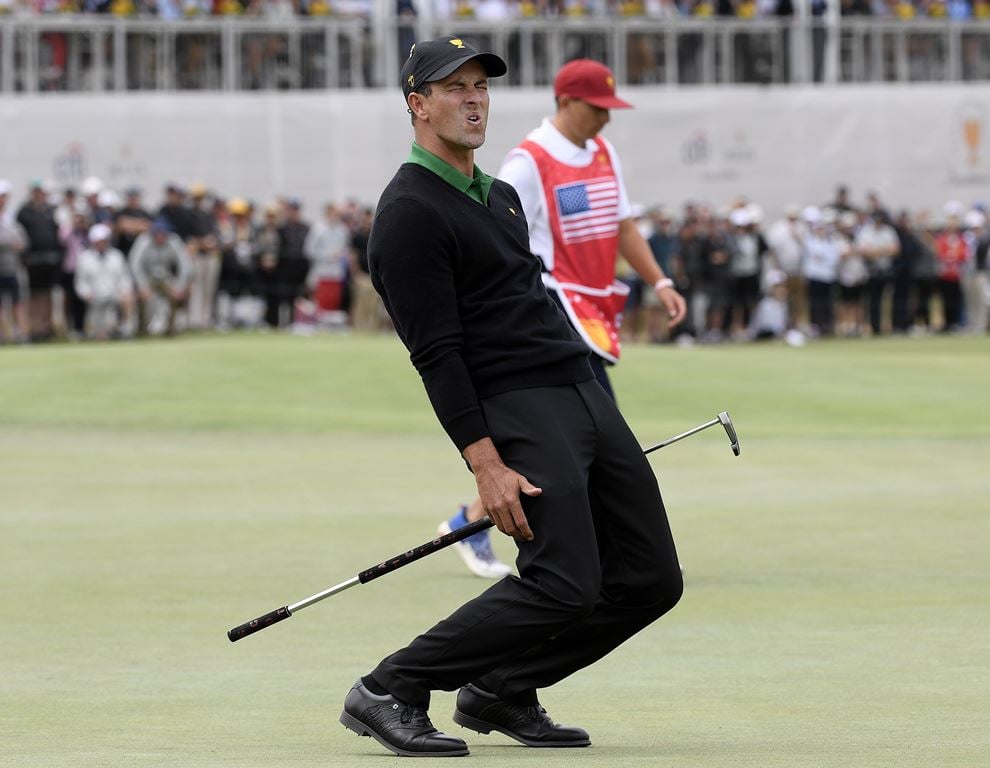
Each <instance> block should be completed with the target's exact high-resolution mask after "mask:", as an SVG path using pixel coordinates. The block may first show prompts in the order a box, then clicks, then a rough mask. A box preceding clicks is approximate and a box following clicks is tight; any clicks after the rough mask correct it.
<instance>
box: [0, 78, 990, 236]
mask: <svg viewBox="0 0 990 768" xmlns="http://www.w3.org/2000/svg"><path fill="white" fill-rule="evenodd" d="M621 95H623V96H625V97H626V98H627V99H629V100H630V101H632V102H633V103H634V104H635V105H636V109H634V110H630V111H618V110H617V111H615V112H613V114H612V123H611V124H610V125H609V126H608V128H606V131H605V133H606V135H607V136H608V137H609V138H610V139H611V140H612V141H613V143H615V144H616V146H617V147H618V148H619V151H620V154H621V156H622V158H623V163H624V167H625V172H626V176H627V183H628V186H629V190H630V195H631V197H632V199H633V200H634V201H638V202H642V203H646V204H653V203H672V204H679V203H680V202H681V201H683V200H684V199H686V198H693V199H701V200H707V201H710V202H712V203H714V204H715V205H724V204H726V203H728V202H729V201H730V200H732V199H733V198H734V197H735V196H737V195H746V196H747V197H749V198H750V199H752V200H754V201H756V202H758V203H760V204H761V205H763V207H764V208H765V209H766V211H767V213H768V214H769V215H771V216H773V215H776V214H777V213H779V212H780V211H781V210H782V209H783V207H784V206H785V205H786V204H787V203H789V202H798V203H806V202H815V203H820V202H824V201H826V200H828V199H831V196H832V194H833V191H834V188H835V186H836V185H837V184H839V183H846V184H848V185H849V186H850V187H851V190H852V195H853V199H854V201H859V200H862V199H863V195H864V194H865V193H866V191H867V190H875V191H877V192H878V193H879V194H880V195H881V197H882V198H883V199H884V200H886V201H887V202H888V203H889V204H891V205H894V206H897V207H899V206H902V205H903V206H907V207H910V208H912V209H916V208H923V207H927V208H931V209H934V210H936V211H938V210H940V209H941V206H942V204H943V203H944V202H945V201H946V200H949V199H958V200H962V201H964V202H972V201H976V200H988V201H990V137H988V134H990V87H988V86H985V85H984V86H956V85H953V86H934V87H927V86H911V87H896V86H895V87H866V86H864V87H841V88H821V87H817V88H816V87H809V88H772V89H759V88H738V87H736V88H730V89H717V88H716V89H699V90H683V89H681V90H666V89H663V88H640V89H634V88H627V89H626V90H625V91H624V92H623V93H622V94H621ZM552 108H553V103H552V97H551V94H550V92H549V91H548V90H540V91H509V90H506V89H500V88H498V87H497V86H496V87H493V89H492V115H491V119H490V121H489V130H488V142H487V144H486V146H485V147H483V148H482V149H481V150H480V152H479V155H478V161H479V164H480V165H481V166H482V168H484V169H485V170H487V171H489V172H492V173H494V172H495V171H496V170H497V168H498V165H499V163H500V162H501V159H502V157H503V156H504V154H505V152H506V151H507V150H508V149H509V148H510V147H511V146H513V145H514V144H515V143H516V142H517V141H519V140H520V139H521V138H522V137H523V136H524V135H525V134H526V133H527V132H528V131H529V130H530V129H531V128H533V127H535V126H536V125H537V124H538V123H539V121H540V119H541V118H542V117H543V116H544V115H548V114H550V113H551V111H552ZM411 138H412V130H411V127H410V125H409V121H408V115H406V113H405V111H404V109H403V106H402V99H401V96H400V95H399V94H398V93H397V92H392V91H388V92H364V93H358V92H355V93H352V92H342V93H341V92H334V93H321V94H312V93H307V94H291V95H288V94H263V95H251V94H232V95H227V94H194V95H193V94H190V95H184V94H172V95H158V94H139V95H128V96H98V95H96V96H94V95H80V96H50V95H49V96H44V95H42V96H34V97H5V98H3V99H2V100H0V178H6V179H8V180H10V181H11V182H13V183H14V185H15V189H17V190H18V192H17V193H15V202H16V200H17V199H19V198H21V197H23V193H22V192H21V191H20V190H22V189H23V188H24V187H25V186H26V184H27V183H28V181H29V180H30V179H34V178H44V179H47V180H49V181H51V182H53V184H54V185H55V186H56V187H60V186H63V185H67V184H78V183H79V181H81V180H82V179H83V178H84V177H86V176H89V175H95V176H99V177H100V178H102V179H103V180H104V182H105V183H107V184H108V185H110V186H113V187H115V188H118V189H120V188H122V187H124V186H125V185H127V184H131V183H136V184H139V185H141V186H142V187H144V188H145V189H146V190H147V194H146V198H147V202H148V203H149V204H157V202H158V201H159V199H160V194H161V193H160V190H161V187H162V186H163V185H164V183H165V182H167V181H169V180H176V181H179V182H183V183H192V182H194V181H202V182H205V183H207V184H208V185H210V186H211V187H213V188H215V189H217V190H219V191H220V192H221V193H222V194H224V195H226V196H235V195H242V196H246V197H249V198H252V199H254V200H256V201H259V202H265V201H267V200H269V199H271V198H273V197H275V196H277V195H285V194H295V195H299V196H301V197H302V198H303V199H304V200H306V201H307V205H308V207H309V211H310V213H311V214H312V213H314V212H315V211H314V208H315V206H316V205H317V204H319V203H322V202H324V201H328V200H342V199H344V198H348V197H353V198H356V199H358V200H360V201H362V202H368V203H373V202H374V201H375V200H376V199H377V196H378V193H379V192H380V190H381V188H382V187H383V185H384V184H385V183H386V182H387V181H388V179H389V178H390V176H391V174H392V173H393V171H394V169H395V167H396V166H397V165H398V164H399V163H400V162H402V160H403V159H404V158H405V156H406V154H407V152H408V147H409V142H410V141H411Z"/></svg>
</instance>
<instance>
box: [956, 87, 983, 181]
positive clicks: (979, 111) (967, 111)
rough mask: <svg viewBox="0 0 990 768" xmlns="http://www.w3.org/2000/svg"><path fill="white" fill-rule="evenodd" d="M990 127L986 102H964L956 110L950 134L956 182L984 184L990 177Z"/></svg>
mask: <svg viewBox="0 0 990 768" xmlns="http://www.w3.org/2000/svg"><path fill="white" fill-rule="evenodd" d="M987 128H988V126H987V114H986V109H985V108H984V107H983V106H982V105H980V104H976V103H968V104H964V105H963V106H962V107H960V108H959V110H958V111H957V112H956V119H955V125H954V131H953V135H952V136H950V142H951V149H950V151H951V154H952V158H953V159H952V169H951V171H950V177H951V179H952V181H956V182H962V183H979V184H982V183H983V182H985V181H987V180H988V179H990V164H988V162H987V151H986V146H987Z"/></svg>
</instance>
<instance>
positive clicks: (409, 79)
mask: <svg viewBox="0 0 990 768" xmlns="http://www.w3.org/2000/svg"><path fill="white" fill-rule="evenodd" d="M406 82H407V83H409V87H410V88H415V87H416V78H415V77H414V76H413V75H409V77H407V78H406Z"/></svg>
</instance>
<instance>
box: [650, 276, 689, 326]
mask: <svg viewBox="0 0 990 768" xmlns="http://www.w3.org/2000/svg"><path fill="white" fill-rule="evenodd" d="M657 298H658V299H660V303H661V304H663V308H664V309H665V310H667V317H668V318H669V321H668V324H669V325H670V327H671V328H673V327H674V326H677V325H680V323H681V321H682V320H683V319H684V318H685V317H686V316H687V302H686V301H684V297H683V296H681V294H679V293H678V292H677V289H675V288H674V287H673V286H665V287H664V288H661V289H660V290H659V291H657Z"/></svg>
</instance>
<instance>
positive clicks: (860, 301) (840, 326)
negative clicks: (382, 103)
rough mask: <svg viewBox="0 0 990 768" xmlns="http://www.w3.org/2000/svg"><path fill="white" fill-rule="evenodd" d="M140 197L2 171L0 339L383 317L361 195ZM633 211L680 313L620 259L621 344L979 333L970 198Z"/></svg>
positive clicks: (983, 325) (94, 182) (333, 325)
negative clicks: (25, 181) (626, 288)
mask: <svg viewBox="0 0 990 768" xmlns="http://www.w3.org/2000/svg"><path fill="white" fill-rule="evenodd" d="M149 196H150V195H149ZM154 197H155V199H154V200H153V201H149V200H146V197H145V194H144V191H143V190H141V189H139V188H136V187H131V188H128V189H124V190H121V191H120V192H118V191H117V190H113V189H110V188H108V187H106V186H105V185H104V184H103V183H102V182H101V181H100V180H99V179H98V178H95V177H90V178H87V179H86V180H85V181H84V182H83V183H82V184H81V185H80V186H79V187H78V188H65V189H61V190H55V189H52V188H51V187H50V186H49V185H47V184H45V183H43V182H40V181H39V182H32V183H31V184H30V185H29V188H28V189H26V190H23V191H22V190H14V189H12V188H11V185H10V184H9V183H8V182H6V181H4V180H2V179H0V338H2V339H3V341H4V342H19V343H28V342H43V341H49V340H52V339H68V340H82V339H87V338H92V339H110V338H130V337H132V336H137V335H147V334H152V335H172V334H175V333H180V332H195V331H205V330H217V331H230V330H233V329H239V328H265V329H283V330H289V331H293V332H296V333H312V332H315V331H317V330H320V329H336V330H340V329H348V328H353V329H357V330H363V331H386V330H388V329H389V327H390V326H389V321H388V318H387V316H386V315H385V313H384V311H383V309H382V307H381V304H380V302H379V300H378V297H377V295H376V294H375V292H374V290H373V288H372V286H371V282H370V278H369V277H368V264H367V242H368V235H369V232H370V227H371V221H372V216H373V212H372V210H371V209H370V208H369V207H367V206H366V205H363V204H361V203H359V202H358V201H354V200H348V201H344V202H341V203H327V204H325V205H324V206H323V207H322V208H321V209H319V210H312V211H309V210H307V209H306V207H305V206H304V203H303V201H302V200H300V199H298V198H295V197H291V196H289V197H285V198H280V199H277V200H273V201H271V202H268V203H264V204H259V203H256V202H254V201H251V200H247V199H243V198H238V197H230V198H228V197H225V196H223V195H221V194H219V193H217V192H216V191H214V190H210V189H208V188H207V187H206V186H205V185H203V184H191V185H188V186H185V185H182V184H178V183H171V184H169V185H167V187H166V189H165V190H163V191H162V192H158V193H155V195H154ZM635 215H636V217H637V220H638V222H639V225H640V227H641V229H642V232H643V234H644V236H645V237H646V238H647V240H648V242H649V244H650V247H651V248H652V250H653V253H654V255H655V257H656V259H657V261H658V263H659V264H660V265H661V267H663V269H664V271H665V272H666V273H667V274H668V275H671V276H672V277H673V279H674V280H675V282H676V285H677V288H678V290H679V291H681V293H683V294H684V296H685V297H686V298H687V300H688V304H689V313H688V319H687V321H686V322H685V323H684V324H683V325H682V326H681V327H679V328H677V329H669V328H668V327H667V325H666V322H665V318H664V316H663V312H662V310H661V308H660V307H659V306H658V305H657V304H656V303H655V295H654V292H653V291H651V290H645V288H644V286H643V285H641V284H640V283H639V282H638V278H636V276H635V274H634V273H633V272H632V270H630V269H629V268H628V266H627V265H624V264H623V263H621V262H620V265H619V269H618V274H617V277H618V278H619V279H621V280H623V281H624V282H627V283H628V284H629V285H630V287H631V289H632V290H631V291H630V298H629V301H628V303H627V306H626V312H625V323H624V326H623V332H624V334H625V337H626V339H627V340H636V341H648V342H652V343H663V342H675V343H679V344H682V345H690V344H693V343H696V342H701V343H717V342H724V341H730V340H732V341H747V340H758V339H773V338H781V339H784V340H786V341H788V342H789V343H792V344H802V343H804V342H805V341H806V340H807V339H809V338H828V337H834V336H842V337H851V336H878V335H885V334H891V333H903V334H913V335H919V334H927V333H933V332H945V333H950V332H962V331H970V332H974V333H985V332H987V330H988V306H990V272H988V264H987V253H988V247H990V228H988V226H987V219H986V209H985V207H984V205H983V204H982V203H980V202H976V203H963V202H960V201H949V202H947V203H946V204H945V205H944V207H943V208H942V210H939V211H936V212H927V211H918V212H910V211H906V210H899V209H897V208H896V207H891V206H890V205H889V204H888V203H887V202H886V201H882V200H880V199H879V197H878V196H877V195H876V194H873V193H868V194H866V195H865V196H864V198H863V199H862V200H854V199H853V196H852V195H851V194H850V191H849V190H848V189H846V188H845V187H840V188H838V189H837V190H836V193H835V195H834V198H833V199H831V200H828V201H818V202H812V203H808V202H805V203H803V204H797V203H795V204H792V205H790V206H788V207H787V209H786V211H785V212H784V214H783V215H782V216H781V217H780V218H776V219H773V220H766V218H765V216H764V214H763V211H762V209H761V207H760V206H759V205H758V203H756V202H754V201H750V200H747V199H746V198H744V197H740V198H738V199H736V200H733V201H731V202H730V203H729V204H727V205H724V206H716V205H712V204H710V203H708V202H705V201H693V200H687V201H677V202H676V203H674V204H672V205H661V206H652V207H644V206H642V205H638V206H636V210H635Z"/></svg>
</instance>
